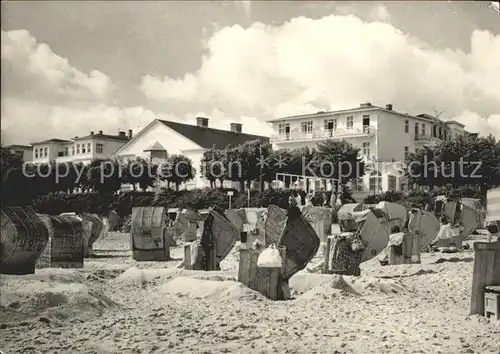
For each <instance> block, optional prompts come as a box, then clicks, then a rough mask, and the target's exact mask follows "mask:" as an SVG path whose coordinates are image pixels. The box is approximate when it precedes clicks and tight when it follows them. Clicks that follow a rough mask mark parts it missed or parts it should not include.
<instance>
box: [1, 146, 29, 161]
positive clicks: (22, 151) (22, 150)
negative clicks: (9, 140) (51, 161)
mask: <svg viewBox="0 0 500 354" xmlns="http://www.w3.org/2000/svg"><path fill="white" fill-rule="evenodd" d="M3 148H4V149H9V150H10V151H11V152H12V153H14V154H16V155H17V156H19V157H21V159H22V160H23V162H30V161H31V160H33V148H32V147H31V146H28V145H8V146H4V147H3Z"/></svg>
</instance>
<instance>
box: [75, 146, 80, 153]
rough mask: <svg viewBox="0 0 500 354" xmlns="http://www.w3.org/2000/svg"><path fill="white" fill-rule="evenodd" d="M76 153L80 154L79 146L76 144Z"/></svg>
mask: <svg viewBox="0 0 500 354" xmlns="http://www.w3.org/2000/svg"><path fill="white" fill-rule="evenodd" d="M76 153H77V154H79V153H80V144H76Z"/></svg>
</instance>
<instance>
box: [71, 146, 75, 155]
mask: <svg viewBox="0 0 500 354" xmlns="http://www.w3.org/2000/svg"><path fill="white" fill-rule="evenodd" d="M74 154H75V145H73V146H72V147H71V155H74Z"/></svg>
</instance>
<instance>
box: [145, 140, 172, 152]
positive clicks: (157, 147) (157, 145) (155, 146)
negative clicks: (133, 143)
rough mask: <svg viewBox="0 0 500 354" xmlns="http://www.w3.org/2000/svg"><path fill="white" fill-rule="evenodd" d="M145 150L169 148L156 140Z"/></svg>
mask: <svg viewBox="0 0 500 354" xmlns="http://www.w3.org/2000/svg"><path fill="white" fill-rule="evenodd" d="M144 151H167V149H165V148H164V147H163V145H162V144H160V143H159V142H156V143H154V144H152V145H151V146H150V147H148V148H147V149H144Z"/></svg>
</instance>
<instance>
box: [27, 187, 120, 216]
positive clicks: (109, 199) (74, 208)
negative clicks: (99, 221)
mask: <svg viewBox="0 0 500 354" xmlns="http://www.w3.org/2000/svg"><path fill="white" fill-rule="evenodd" d="M114 198H116V196H113V195H106V194H99V193H88V194H67V193H64V192H55V193H49V194H46V195H43V196H40V197H38V198H36V199H35V200H34V201H32V202H31V206H32V207H33V209H35V211H37V212H39V213H43V214H49V215H58V214H61V213H67V212H75V213H82V212H89V213H95V214H99V215H108V213H109V211H110V207H111V204H112V203H113V201H114Z"/></svg>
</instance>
